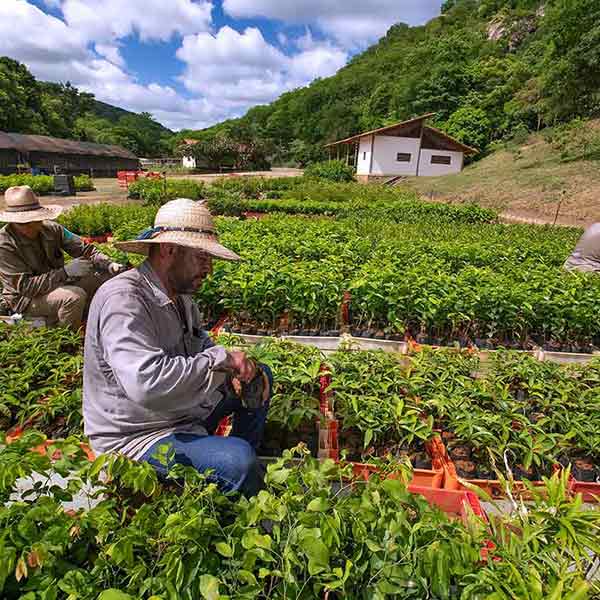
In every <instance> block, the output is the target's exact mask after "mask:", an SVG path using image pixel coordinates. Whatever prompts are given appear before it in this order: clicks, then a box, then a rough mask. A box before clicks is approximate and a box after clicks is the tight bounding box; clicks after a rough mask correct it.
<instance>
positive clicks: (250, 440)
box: [141, 365, 273, 496]
mask: <svg viewBox="0 0 600 600" xmlns="http://www.w3.org/2000/svg"><path fill="white" fill-rule="evenodd" d="M261 366H262V368H263V369H264V371H265V372H266V374H267V376H268V378H269V382H270V383H271V386H270V387H271V391H272V390H273V375H272V373H271V370H270V369H269V367H267V366H266V365H261ZM270 400H271V398H270V397H269V400H268V401H267V402H266V403H265V405H264V406H262V407H261V408H259V409H257V410H248V409H246V408H244V406H242V403H241V401H240V399H239V398H238V397H237V396H235V395H231V394H227V395H225V396H224V398H223V400H221V402H220V403H219V404H218V405H217V406H216V407H215V409H214V411H213V412H212V413H211V415H210V416H209V417H208V419H207V420H206V422H205V423H204V425H205V427H206V430H207V431H208V433H209V435H206V436H199V435H194V434H190V433H173V434H171V435H169V436H167V437H165V438H162V439H161V440H159V441H158V442H156V443H155V444H154V445H152V446H151V447H150V448H149V449H148V450H147V451H146V452H145V453H144V455H143V456H142V458H141V460H144V461H147V462H148V463H150V464H151V465H152V466H153V467H154V468H155V469H156V470H157V471H158V473H159V475H164V474H165V473H166V472H167V471H168V469H169V467H170V466H171V465H167V466H165V465H162V464H160V463H159V462H158V461H157V460H156V459H155V458H153V456H154V455H155V454H156V453H157V449H158V447H159V446H162V445H164V444H171V446H172V450H173V451H174V457H173V464H175V463H176V464H181V465H186V466H190V467H194V468H195V469H196V470H197V471H199V472H201V473H204V471H206V470H209V469H210V470H211V471H212V473H211V475H209V477H208V479H209V480H210V481H214V482H215V483H216V484H217V485H218V486H219V488H220V489H221V490H222V491H223V492H241V493H243V494H244V495H247V496H251V495H254V494H256V493H257V492H258V491H259V490H260V489H261V487H262V483H263V481H262V479H263V478H262V475H261V472H260V468H259V465H258V463H257V460H256V450H257V448H258V447H259V446H260V444H261V442H262V438H263V434H264V430H265V424H266V422H267V413H268V410H269V402H270ZM229 415H233V426H232V429H231V433H230V434H229V436H228V437H222V436H218V435H213V434H214V432H215V430H216V429H217V426H218V425H219V423H220V421H221V419H223V417H227V416H229Z"/></svg>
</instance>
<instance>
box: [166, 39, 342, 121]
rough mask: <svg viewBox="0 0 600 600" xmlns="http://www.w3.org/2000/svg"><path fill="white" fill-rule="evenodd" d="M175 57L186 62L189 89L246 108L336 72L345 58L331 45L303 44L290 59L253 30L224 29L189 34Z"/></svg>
mask: <svg viewBox="0 0 600 600" xmlns="http://www.w3.org/2000/svg"><path fill="white" fill-rule="evenodd" d="M177 57H178V58H179V59H180V60H182V61H184V62H185V63H186V70H185V73H184V75H183V77H182V80H183V82H184V84H185V86H186V87H187V88H188V89H189V90H191V91H193V92H197V93H202V94H203V95H204V96H205V97H206V98H207V99H208V100H209V101H210V102H213V103H215V104H223V103H224V104H229V105H230V106H231V107H237V108H240V109H242V108H248V107H249V106H250V105H252V104H257V103H265V102H269V101H271V100H273V99H275V98H276V97H277V96H279V95H280V94H281V93H282V92H284V91H286V90H289V89H293V88H295V87H299V86H302V85H306V84H307V83H309V82H310V81H311V80H313V79H314V78H315V77H325V76H328V75H332V74H333V73H335V72H336V71H337V70H338V69H339V68H340V67H342V66H343V65H344V64H345V63H346V60H347V58H348V57H347V54H346V53H345V52H344V51H342V50H340V49H339V48H337V47H335V46H334V45H332V44H330V43H318V42H315V41H314V40H313V39H312V37H311V38H310V40H308V41H306V40H305V41H304V42H303V44H302V50H301V52H300V53H298V54H296V55H293V56H291V57H290V56H288V55H286V54H284V53H283V52H281V51H280V50H279V49H277V48H276V47H274V46H272V45H271V44H269V43H268V42H267V41H266V40H265V39H264V37H263V35H262V33H261V32H260V31H259V30H258V29H256V28H254V27H249V28H247V29H246V30H245V31H243V32H241V33H240V32H237V31H235V30H234V29H232V28H230V27H223V28H222V29H220V30H219V32H218V33H217V34H216V35H214V36H213V35H210V34H208V33H201V34H198V35H194V36H186V37H185V38H184V40H183V43H182V46H181V48H180V49H179V50H178V51H177Z"/></svg>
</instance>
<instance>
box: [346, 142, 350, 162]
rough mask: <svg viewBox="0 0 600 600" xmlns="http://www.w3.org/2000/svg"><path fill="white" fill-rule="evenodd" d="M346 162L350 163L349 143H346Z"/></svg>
mask: <svg viewBox="0 0 600 600" xmlns="http://www.w3.org/2000/svg"><path fill="white" fill-rule="evenodd" d="M346 164H347V165H349V164H350V144H346Z"/></svg>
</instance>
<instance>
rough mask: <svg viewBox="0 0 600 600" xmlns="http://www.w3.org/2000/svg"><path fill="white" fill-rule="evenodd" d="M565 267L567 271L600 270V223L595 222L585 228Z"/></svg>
mask: <svg viewBox="0 0 600 600" xmlns="http://www.w3.org/2000/svg"><path fill="white" fill-rule="evenodd" d="M564 268H565V269H566V270H567V271H584V272H585V271H588V272H598V271H600V223H594V224H593V225H591V226H590V227H588V228H587V229H586V230H585V232H584V234H583V235H582V236H581V238H580V239H579V241H578V242H577V246H575V250H573V254H571V256H569V258H567V260H566V262H565V264H564Z"/></svg>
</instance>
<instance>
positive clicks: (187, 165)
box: [182, 156, 196, 169]
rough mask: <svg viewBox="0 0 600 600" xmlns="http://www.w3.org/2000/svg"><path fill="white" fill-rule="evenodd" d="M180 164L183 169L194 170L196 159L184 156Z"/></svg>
mask: <svg viewBox="0 0 600 600" xmlns="http://www.w3.org/2000/svg"><path fill="white" fill-rule="evenodd" d="M182 164H183V168H184V169H195V168H196V159H195V158H194V157H193V156H184V157H183V160H182Z"/></svg>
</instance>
